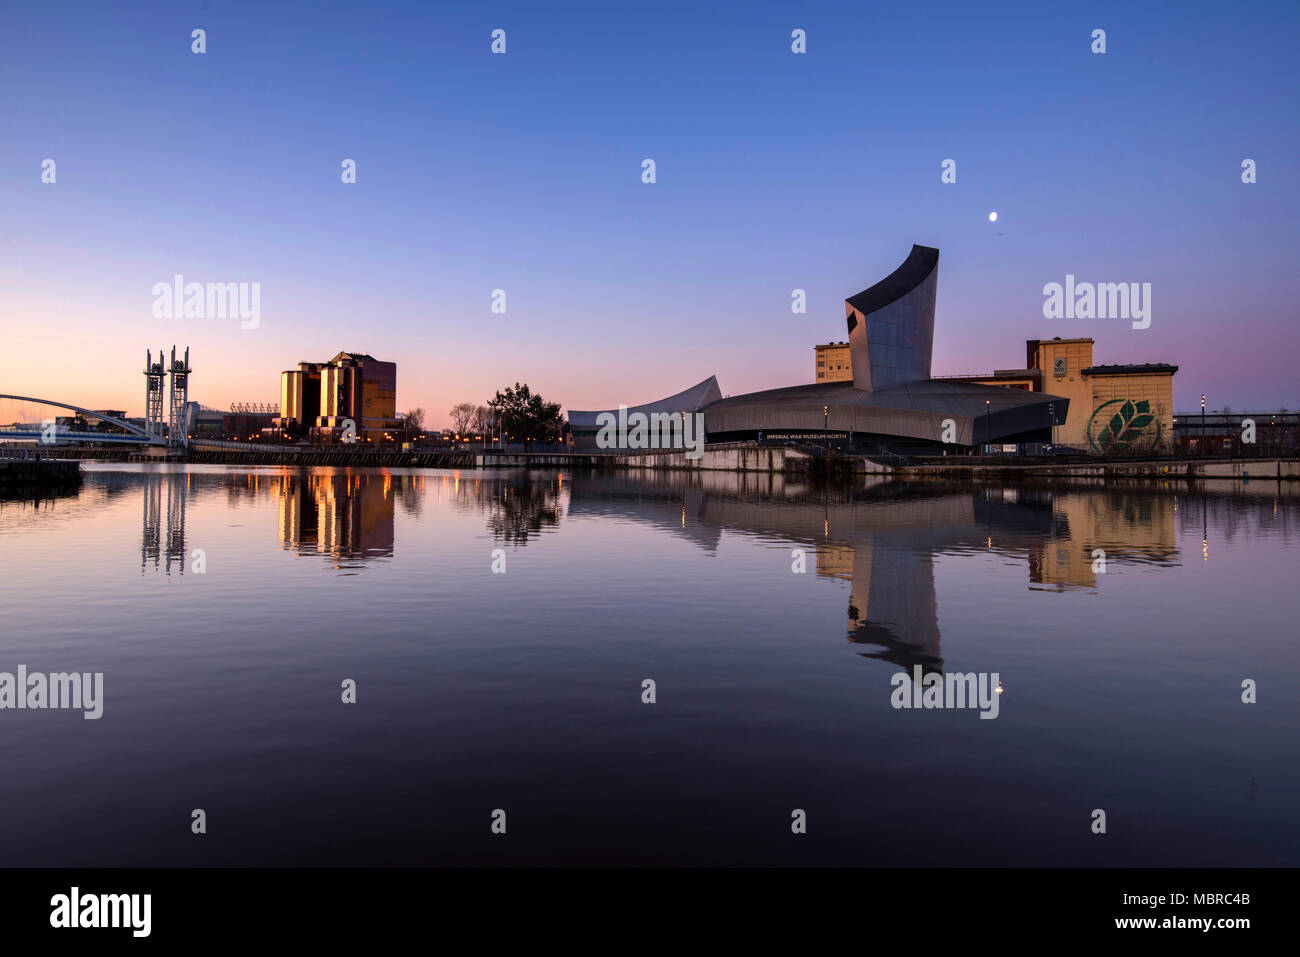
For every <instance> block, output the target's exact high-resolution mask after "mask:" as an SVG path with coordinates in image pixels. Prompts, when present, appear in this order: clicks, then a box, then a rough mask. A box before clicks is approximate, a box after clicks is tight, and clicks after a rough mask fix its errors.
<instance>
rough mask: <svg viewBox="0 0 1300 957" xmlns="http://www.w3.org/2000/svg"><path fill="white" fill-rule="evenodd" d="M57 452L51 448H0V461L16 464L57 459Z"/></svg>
mask: <svg viewBox="0 0 1300 957" xmlns="http://www.w3.org/2000/svg"><path fill="white" fill-rule="evenodd" d="M58 457H59V455H58V452H57V451H56V450H55V448H54V447H51V446H32V447H30V448H22V447H19V446H0V460H7V461H11V462H12V461H16V462H36V461H40V460H41V459H57V458H58Z"/></svg>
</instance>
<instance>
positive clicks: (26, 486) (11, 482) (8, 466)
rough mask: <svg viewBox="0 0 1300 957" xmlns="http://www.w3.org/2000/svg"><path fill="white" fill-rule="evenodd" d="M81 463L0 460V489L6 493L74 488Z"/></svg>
mask: <svg viewBox="0 0 1300 957" xmlns="http://www.w3.org/2000/svg"><path fill="white" fill-rule="evenodd" d="M80 484H81V463H80V462H69V461H67V460H66V459H0V488H3V489H5V490H7V491H23V492H26V491H40V490H41V489H66V488H76V487H77V486H79V485H80Z"/></svg>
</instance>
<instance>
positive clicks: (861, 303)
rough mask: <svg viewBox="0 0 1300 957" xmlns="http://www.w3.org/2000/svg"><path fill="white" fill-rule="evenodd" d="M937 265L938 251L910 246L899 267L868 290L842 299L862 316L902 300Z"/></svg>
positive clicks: (926, 247)
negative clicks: (910, 248) (909, 250)
mask: <svg viewBox="0 0 1300 957" xmlns="http://www.w3.org/2000/svg"><path fill="white" fill-rule="evenodd" d="M938 265H939V250H937V249H935V248H934V247H932V246H918V245H916V244H915V243H913V244H912V251H911V252H910V253H908V256H907V258H906V259H905V260H903V264H902V265H901V266H899V267H898V268H897V269H895V270H894V271H893V272H891V273H890V274H889V275H888V276H886V277H885V278H884V279H882V280H880V282H878V283H876V284H875V285H874V286H872V287H871V288H870V289H864V290H863V291H862V292H860V293H858V294H857V295H856V296H850V297H849V298H848V299H846V300H844V301H845V302H847V303H848V304H849V305H850V306H852V307H853V308H854V309H856V310H857V311H858V312H860V313H862V314H863V315H864V316H865V315H868V314H869V313H872V312H875V311H876V310H877V309H883V308H884V307H885V306H887V305H889V304H890V303H891V302H896V301H897V300H899V299H902V298H903V297H904V296H906V295H907V294H908V293H909V292H911V291H912V290H913V289H915V288H916V287H917V286H919V285H921V283H923V282H925V279H926V277H927V276H929V275H930V273H932V272H934V270H935V267H936V266H938Z"/></svg>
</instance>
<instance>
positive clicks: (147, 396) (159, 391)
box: [144, 349, 167, 445]
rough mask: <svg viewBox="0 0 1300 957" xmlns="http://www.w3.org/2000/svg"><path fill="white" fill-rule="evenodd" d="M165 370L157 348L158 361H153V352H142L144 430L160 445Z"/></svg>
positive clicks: (160, 353) (161, 355) (160, 351)
mask: <svg viewBox="0 0 1300 957" xmlns="http://www.w3.org/2000/svg"><path fill="white" fill-rule="evenodd" d="M166 375H167V371H166V370H165V369H164V368H163V353H162V350H161V349H159V350H158V361H157V362H154V361H153V353H152V352H150V351H149V350H148V349H146V350H145V353H144V431H145V433H146V434H147V435H148V436H149V438H150V439H151V440H152V441H154V442H156V443H157V444H159V445H161V444H162V441H163V379H164V378H165V377H166Z"/></svg>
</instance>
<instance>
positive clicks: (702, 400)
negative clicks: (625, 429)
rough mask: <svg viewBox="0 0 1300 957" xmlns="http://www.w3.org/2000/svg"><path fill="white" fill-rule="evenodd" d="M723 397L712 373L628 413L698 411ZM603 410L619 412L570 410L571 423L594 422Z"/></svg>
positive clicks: (637, 406)
mask: <svg viewBox="0 0 1300 957" xmlns="http://www.w3.org/2000/svg"><path fill="white" fill-rule="evenodd" d="M721 398H722V390H721V389H720V388H719V387H718V377H717V376H716V375H711V376H709V377H708V378H707V379H705V380H704V381H703V382H697V383H696V384H695V385H693V386H691V387H690V388H689V389H685V390H683V391H681V392H678V393H677V394H676V395H670V396H668V397H667V398H666V399H659V400H657V401H655V402H647V403H646V404H645V405H635V406H631V407H629V408H628V410H627V411H628V413H629V414H631V413H633V412H644V413H646V414H647V415H648V414H650V413H651V412H673V413H677V412H696V411H698V410H699V409H701V408H703V407H704V406H706V405H708V404H710V403H712V402H717V401H718V400H719V399H721ZM602 411H609V412H617V411H618V410H617V409H607V410H594V411H588V410H574V409H570V410H569V423H570V424H584V425H590V424H594V423H595V421H596V417H597V416H598V415H600V414H601V412H602Z"/></svg>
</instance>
